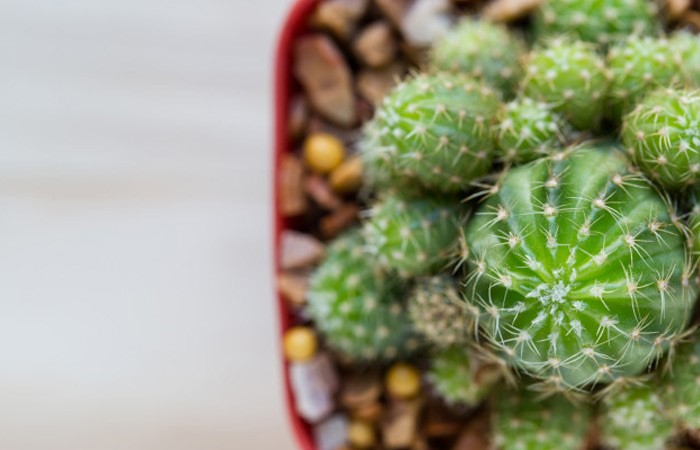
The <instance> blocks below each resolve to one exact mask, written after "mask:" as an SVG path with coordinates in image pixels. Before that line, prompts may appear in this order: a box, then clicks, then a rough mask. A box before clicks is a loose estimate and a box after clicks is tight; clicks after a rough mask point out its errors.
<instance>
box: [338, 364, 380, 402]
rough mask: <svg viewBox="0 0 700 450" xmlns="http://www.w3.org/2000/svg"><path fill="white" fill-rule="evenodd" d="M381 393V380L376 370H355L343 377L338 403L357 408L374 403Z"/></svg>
mask: <svg viewBox="0 0 700 450" xmlns="http://www.w3.org/2000/svg"><path fill="white" fill-rule="evenodd" d="M381 394H382V382H381V378H380V375H379V373H378V372H377V371H374V370H367V371H361V372H356V373H352V374H350V375H348V376H347V377H346V378H345V380H344V382H343V387H342V389H341V391H340V403H341V404H342V405H343V406H344V407H345V408H347V409H357V408H360V407H362V406H365V405H368V404H371V403H374V402H375V401H377V399H378V398H379V396H380V395H381Z"/></svg>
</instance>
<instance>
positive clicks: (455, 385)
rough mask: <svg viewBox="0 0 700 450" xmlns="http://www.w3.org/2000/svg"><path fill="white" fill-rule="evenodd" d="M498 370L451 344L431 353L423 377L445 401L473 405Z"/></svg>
mask: <svg viewBox="0 0 700 450" xmlns="http://www.w3.org/2000/svg"><path fill="white" fill-rule="evenodd" d="M500 370H501V368H500V367H498V366H494V365H489V364H485V363H483V362H481V361H479V360H478V359H477V357H476V356H475V355H473V354H470V353H469V352H468V351H467V350H466V349H465V348H464V347H462V346H454V347H448V348H446V349H444V350H441V351H439V352H438V353H436V354H435V355H433V357H432V360H431V364H430V369H428V372H427V374H426V378H427V380H428V382H429V383H430V384H431V385H432V386H433V388H434V389H435V392H436V393H437V394H438V396H439V397H440V398H442V399H443V400H444V401H445V402H446V403H448V404H450V405H460V406H467V407H470V408H474V407H476V406H478V405H479V403H481V402H482V401H483V400H484V398H486V396H487V395H488V394H489V392H490V391H491V387H492V386H493V385H494V384H495V383H496V382H497V381H498V380H499V379H500Z"/></svg>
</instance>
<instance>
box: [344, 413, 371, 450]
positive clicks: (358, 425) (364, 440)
mask: <svg viewBox="0 0 700 450" xmlns="http://www.w3.org/2000/svg"><path fill="white" fill-rule="evenodd" d="M348 442H350V444H352V446H353V447H354V448H370V447H373V446H374V444H375V443H376V442H377V436H376V434H375V432H374V427H373V426H372V424H371V423H369V422H366V421H364V420H353V421H352V422H350V426H349V427H348Z"/></svg>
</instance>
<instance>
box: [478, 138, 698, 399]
mask: <svg viewBox="0 0 700 450" xmlns="http://www.w3.org/2000/svg"><path fill="white" fill-rule="evenodd" d="M671 217H672V216H671V213H670V212H669V207H668V205H667V203H666V202H664V200H662V198H661V197H660V196H659V194H657V192H656V191H655V189H654V188H653V187H651V186H650V185H648V183H647V182H646V181H645V179H643V178H642V177H641V175H639V174H637V173H635V172H631V171H630V169H629V167H628V163H627V160H626V158H625V157H624V154H623V153H622V152H619V151H617V150H615V149H609V148H595V147H593V148H585V147H584V148H578V149H570V150H567V151H566V152H565V153H562V154H559V155H557V156H556V157H552V158H549V159H542V160H538V161H535V162H533V163H530V164H528V165H525V166H520V167H517V168H515V169H512V170H511V171H510V172H509V173H508V174H507V175H506V176H505V178H504V179H503V181H502V185H501V187H500V190H499V191H498V193H496V194H495V195H493V196H491V197H490V198H489V199H488V200H487V201H486V202H485V203H484V204H482V206H481V207H480V208H479V209H478V210H477V212H476V213H475V216H474V218H473V219H472V220H471V221H470V222H469V223H468V224H467V227H466V231H465V239H466V243H467V246H468V248H469V250H470V253H469V256H468V257H467V264H468V267H469V268H470V269H471V270H472V272H471V274H470V275H469V277H468V279H467V282H466V286H465V291H464V294H465V298H466V299H467V301H469V302H471V303H473V304H474V305H476V306H478V307H479V309H480V314H479V317H478V318H477V320H478V323H479V325H481V326H482V327H483V329H484V332H485V334H486V336H487V338H488V340H489V341H490V343H491V344H492V345H493V346H495V348H496V349H497V350H498V351H500V352H501V353H503V354H504V355H505V356H506V357H507V358H508V360H509V363H510V364H511V365H513V366H515V367H517V368H519V369H521V370H523V371H525V372H527V373H529V374H531V375H533V376H535V377H538V378H541V379H544V380H545V384H546V385H548V386H549V387H551V388H553V389H554V388H555V389H574V390H580V389H583V388H585V387H592V386H594V385H596V384H598V383H607V382H612V381H614V380H618V379H620V378H622V377H627V376H633V375H637V374H639V373H640V372H642V371H644V370H645V369H647V368H648V367H649V366H650V365H651V364H653V363H655V362H656V360H657V359H658V358H659V357H660V356H662V355H663V354H664V352H665V351H666V350H667V348H668V347H669V345H670V342H671V341H672V340H673V338H674V337H676V336H677V335H678V334H679V333H681V332H682V331H683V330H684V328H685V326H686V323H687V322H688V318H689V315H690V310H691V307H692V302H693V301H694V299H695V297H694V295H695V287H694V284H693V283H692V282H691V277H692V274H693V270H694V269H693V268H692V267H691V266H692V262H691V261H690V258H689V257H688V256H687V255H686V251H685V248H684V242H685V240H684V238H683V235H682V233H681V231H679V229H678V228H677V226H678V224H679V221H677V220H672V219H671ZM673 217H675V215H674V216H673Z"/></svg>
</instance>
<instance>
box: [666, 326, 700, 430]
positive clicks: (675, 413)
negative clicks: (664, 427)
mask: <svg viewBox="0 0 700 450" xmlns="http://www.w3.org/2000/svg"><path fill="white" fill-rule="evenodd" d="M672 362H673V366H672V367H671V370H670V372H669V373H668V374H667V375H666V376H665V377H664V379H663V381H662V383H663V386H664V391H663V398H664V402H665V404H666V406H667V408H668V411H669V413H670V415H671V417H672V418H673V419H674V420H675V422H676V423H677V424H678V425H680V426H681V427H683V428H688V429H694V430H698V429H700V341H698V340H697V339H696V340H695V341H693V342H689V343H684V344H681V345H679V346H678V349H677V351H676V354H675V355H674V358H673V359H672Z"/></svg>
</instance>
